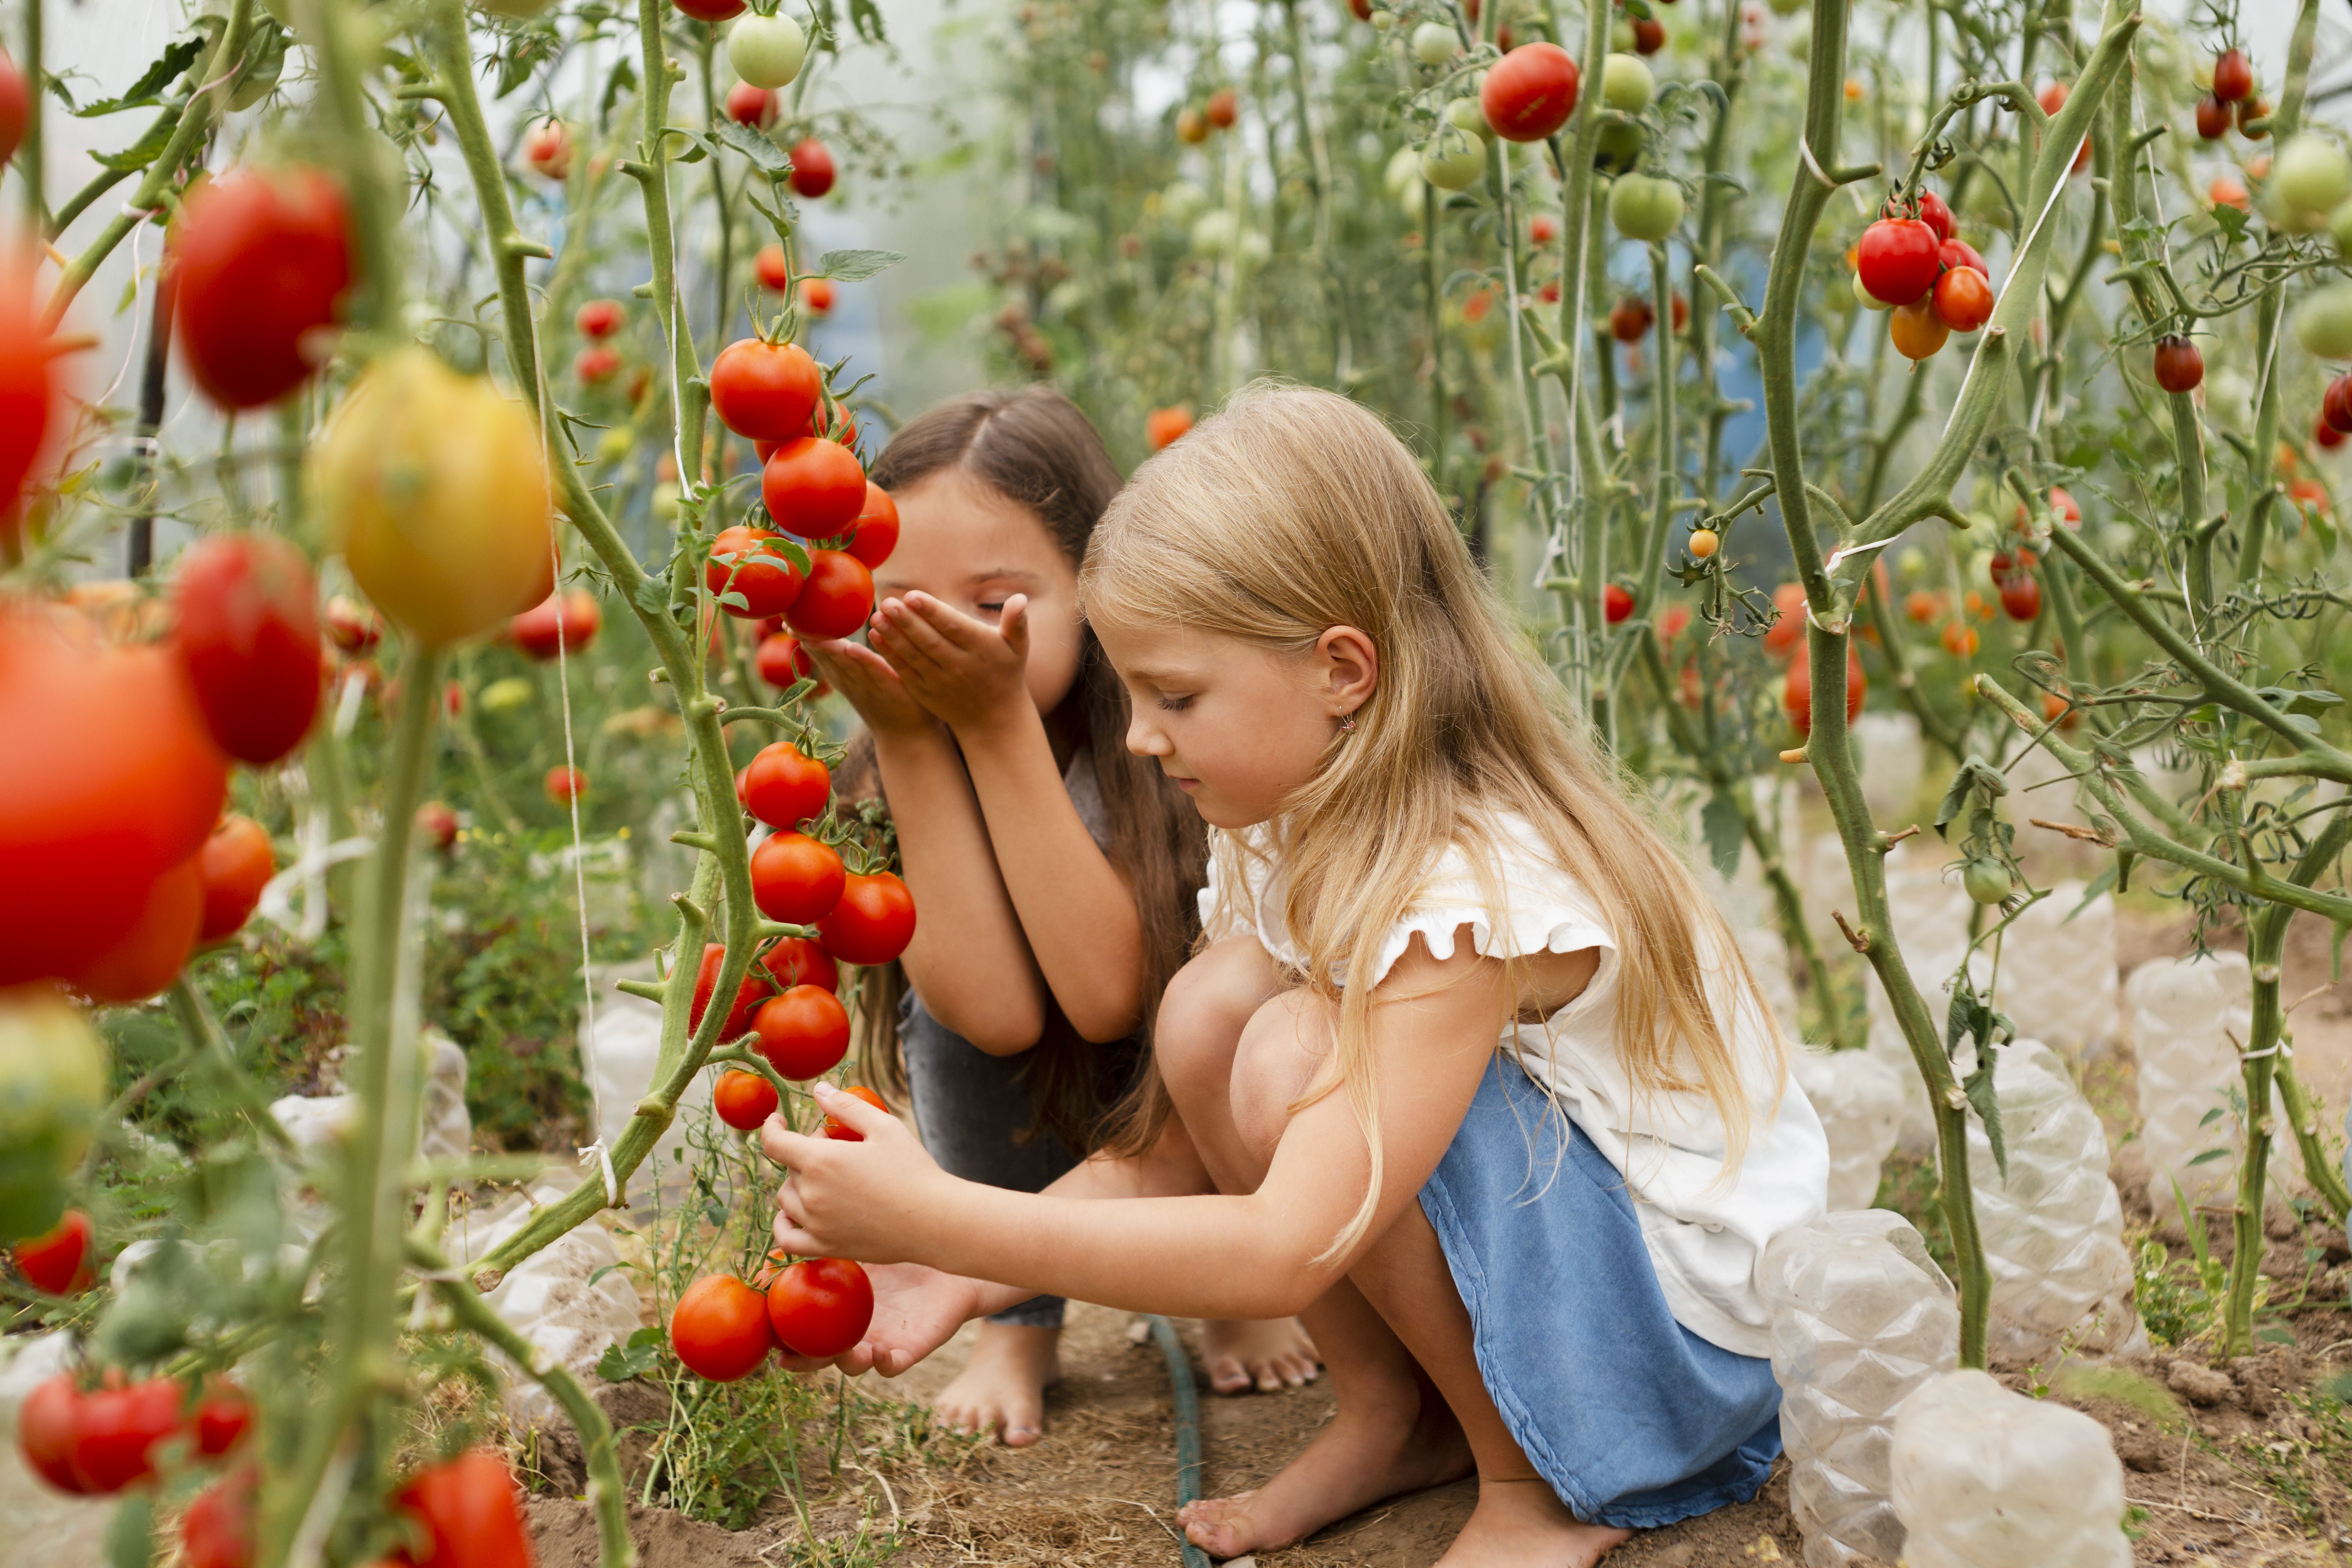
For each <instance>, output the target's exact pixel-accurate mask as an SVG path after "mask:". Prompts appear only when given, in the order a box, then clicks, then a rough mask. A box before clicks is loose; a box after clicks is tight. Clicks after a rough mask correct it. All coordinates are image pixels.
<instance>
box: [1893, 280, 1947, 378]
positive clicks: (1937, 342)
mask: <svg viewBox="0 0 2352 1568" xmlns="http://www.w3.org/2000/svg"><path fill="white" fill-rule="evenodd" d="M1886 335H1887V338H1888V339H1889V341H1891V342H1893V343H1894V344H1895V352H1896V353H1899V354H1901V355H1902V356H1903V357H1904V358H1905V359H1907V360H1912V361H1915V362H1916V361H1918V360H1923V359H1927V358H1928V357H1929V356H1931V355H1933V354H1935V353H1938V352H1939V351H1940V350H1941V349H1942V348H1943V346H1944V344H1945V342H1947V341H1948V339H1949V338H1950V337H1951V335H1952V329H1951V328H1950V327H1949V326H1948V325H1947V324H1946V323H1945V321H1944V318H1943V317H1941V316H1939V315H1937V313H1936V300H1935V296H1934V295H1932V294H1930V295H1927V296H1926V297H1924V298H1922V299H1919V300H1915V301H1913V302H1912V303H1910V304H1908V305H1897V306H1895V309H1893V310H1889V311H1887V312H1886Z"/></svg>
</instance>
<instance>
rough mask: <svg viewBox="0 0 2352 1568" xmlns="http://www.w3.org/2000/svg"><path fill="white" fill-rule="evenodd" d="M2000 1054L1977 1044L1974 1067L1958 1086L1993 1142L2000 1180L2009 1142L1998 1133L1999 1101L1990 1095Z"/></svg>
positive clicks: (2006, 1172) (2006, 1170)
mask: <svg viewBox="0 0 2352 1568" xmlns="http://www.w3.org/2000/svg"><path fill="white" fill-rule="evenodd" d="M1998 1054H1999V1053H1998V1052H1996V1051H1995V1050H1994V1049H1993V1048H1992V1047H1991V1046H1990V1045H1987V1044H1983V1043H1981V1042H1979V1045H1978V1047H1977V1070H1976V1071H1974V1072H1972V1073H1970V1074H1969V1076H1968V1077H1967V1078H1966V1079H1963V1080H1962V1081H1961V1084H1960V1088H1961V1089H1962V1091H1963V1092H1965V1093H1966V1094H1967V1095H1968V1097H1969V1104H1970V1105H1973V1106H1975V1107H1976V1110H1977V1116H1978V1117H1979V1119H1980V1120H1981V1121H1983V1122H1984V1130H1985V1141H1986V1142H1989V1143H1990V1144H1991V1145H1992V1163H1994V1164H1995V1165H1998V1166H1999V1167H2000V1179H2001V1181H2002V1182H2003V1183H2006V1182H2007V1181H2008V1180H2009V1143H2008V1141H2007V1140H2006V1139H2004V1138H2002V1136H2001V1132H2000V1100H1996V1099H1994V1098H1993V1092H1992V1068H1993V1058H1994V1057H1995V1056H1997V1055H1998Z"/></svg>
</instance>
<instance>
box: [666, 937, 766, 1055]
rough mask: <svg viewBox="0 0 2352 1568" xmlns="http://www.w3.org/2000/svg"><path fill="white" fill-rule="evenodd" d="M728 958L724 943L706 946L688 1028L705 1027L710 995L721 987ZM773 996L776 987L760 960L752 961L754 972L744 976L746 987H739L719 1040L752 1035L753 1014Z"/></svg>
mask: <svg viewBox="0 0 2352 1568" xmlns="http://www.w3.org/2000/svg"><path fill="white" fill-rule="evenodd" d="M726 959H727V949H726V947H725V946H724V945H723V944H721V943H719V942H708V943H706V944H704V946H703V949H702V967H701V968H700V969H699V970H698V971H697V972H696V973H695V977H694V1005H693V1008H692V1009H691V1010H690V1011H689V1012H688V1014H687V1021H686V1026H687V1027H688V1028H689V1029H698V1028H700V1027H701V1026H702V1015H703V1013H704V1011H705V1010H706V1009H708V1008H709V1005H710V995H711V993H712V992H714V991H716V990H717V989H718V988H719V965H720V964H722V963H725V962H726ZM774 994H775V987H774V986H773V985H772V984H770V982H769V979H768V977H767V973H766V972H765V971H764V970H763V967H762V964H761V960H760V959H757V958H755V959H753V960H752V962H751V969H750V970H749V971H747V972H746V973H745V974H744V976H743V984H741V985H740V986H738V987H736V990H735V1005H733V1006H731V1007H730V1008H728V1009H727V1018H726V1021H725V1022H724V1023H722V1024H720V1025H719V1038H720V1039H722V1040H734V1039H740V1038H741V1037H743V1036H745V1035H748V1034H750V1033H751V1015H752V1014H753V1013H755V1012H757V1011H759V1007H760V1004H761V1003H762V1002H764V1001H766V1000H767V999H768V998H769V997H770V996H772V995H774Z"/></svg>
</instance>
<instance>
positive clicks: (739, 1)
mask: <svg viewBox="0 0 2352 1568" xmlns="http://www.w3.org/2000/svg"><path fill="white" fill-rule="evenodd" d="M670 4H671V5H676V6H677V8H678V11H679V12H680V13H681V14H682V15H685V16H691V17H693V18H694V19H695V20H696V21H698V22H724V21H728V20H730V18H732V17H736V16H741V15H742V14H743V0H670Z"/></svg>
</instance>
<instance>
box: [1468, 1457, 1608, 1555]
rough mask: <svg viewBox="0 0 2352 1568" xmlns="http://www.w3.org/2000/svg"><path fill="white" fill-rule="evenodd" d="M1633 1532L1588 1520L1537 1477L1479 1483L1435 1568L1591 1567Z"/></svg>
mask: <svg viewBox="0 0 2352 1568" xmlns="http://www.w3.org/2000/svg"><path fill="white" fill-rule="evenodd" d="M1632 1534H1633V1531H1630V1530H1619V1529H1617V1528H1615V1527H1614V1526H1612V1525H1606V1524H1586V1523H1584V1522H1582V1521H1580V1520H1579V1519H1578V1518H1577V1517H1576V1516H1575V1515H1574V1514H1572V1513H1570V1512H1569V1511H1568V1510H1567V1508H1566V1507H1565V1506H1564V1505H1563V1504H1562V1503H1561V1502H1560V1500H1559V1494H1557V1493H1555V1492H1554V1491H1553V1490H1552V1489H1551V1484H1550V1483H1549V1482H1548V1481H1543V1480H1538V1479H1528V1480H1507V1481H1497V1480H1488V1479H1485V1478H1484V1477H1481V1478H1480V1479H1479V1481H1478V1506H1477V1507H1476V1508H1475V1509H1473V1510H1471V1512H1470V1520H1469V1522H1468V1523H1466V1524H1465V1525H1464V1526H1463V1527H1462V1533H1461V1534H1459V1535H1457V1536H1455V1537H1454V1544H1453V1545H1452V1546H1450V1547H1448V1548H1447V1549H1446V1552H1445V1555H1444V1556H1443V1557H1441V1558H1439V1559H1438V1560H1437V1568H1592V1565H1593V1564H1594V1563H1598V1562H1600V1561H1601V1554H1602V1553H1603V1552H1607V1551H1608V1550H1609V1549H1610V1548H1611V1547H1612V1546H1615V1545H1616V1544H1617V1543H1618V1542H1622V1541H1623V1540H1624V1539H1625V1538H1626V1537H1627V1536H1630V1535H1632Z"/></svg>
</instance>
